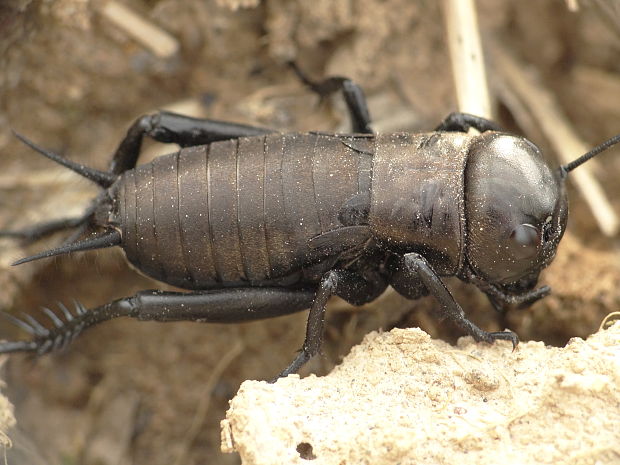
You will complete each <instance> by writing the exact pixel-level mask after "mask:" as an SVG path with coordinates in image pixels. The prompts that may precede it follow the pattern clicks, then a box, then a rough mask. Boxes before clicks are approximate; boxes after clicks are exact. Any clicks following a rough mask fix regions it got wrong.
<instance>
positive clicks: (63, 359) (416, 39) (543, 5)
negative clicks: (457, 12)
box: [0, 0, 620, 465]
mask: <svg viewBox="0 0 620 465" xmlns="http://www.w3.org/2000/svg"><path fill="white" fill-rule="evenodd" d="M477 6H478V12H479V22H480V33H481V38H482V45H483V48H484V50H485V54H486V67H487V78H488V81H489V88H490V93H491V96H492V98H493V111H494V113H495V119H496V120H497V121H498V122H499V123H500V124H502V125H503V126H505V127H506V128H508V129H509V130H511V131H513V132H516V133H519V134H523V135H525V136H526V137H528V138H530V139H531V140H532V141H534V142H535V143H536V144H538V145H539V146H540V147H541V148H542V149H543V150H544V151H545V153H546V155H547V156H548V157H549V158H550V159H552V160H553V159H554V158H553V157H554V150H553V149H552V144H550V142H549V137H548V133H549V130H548V129H547V130H544V129H541V123H540V121H538V120H537V117H536V116H535V115H532V114H531V112H530V111H529V110H528V108H527V105H524V104H523V103H522V102H523V99H524V95H525V96H527V94H528V90H527V89H526V90H525V91H523V90H518V89H515V88H514V86H513V82H512V81H511V77H514V75H515V72H513V71H511V69H510V68H507V65H506V63H509V64H512V65H514V66H516V67H517V69H518V70H519V71H520V72H523V73H524V75H526V76H528V77H530V78H531V80H532V81H531V82H532V84H531V88H530V90H531V92H534V91H536V92H542V95H545V97H546V98H547V97H548V98H550V99H552V101H554V102H555V104H556V105H557V108H558V109H559V110H560V111H561V113H562V114H563V115H564V116H565V117H566V118H567V121H568V122H569V124H570V127H571V129H572V131H574V132H575V133H576V134H578V136H579V137H581V138H582V139H583V140H584V141H585V143H586V144H587V146H588V147H591V146H594V145H596V144H598V143H600V142H602V141H603V140H604V139H606V138H608V137H611V136H612V135H615V134H617V133H619V132H620V60H619V59H618V57H619V56H620V3H619V2H617V1H613V0H609V1H602V0H601V1H577V0H573V1H566V2H565V1H560V0H554V1H548V2H540V1H537V0H523V1H520V2H512V1H507V0H502V1H498V0H480V1H478V2H477ZM290 59H295V60H296V61H297V62H298V63H299V65H300V66H301V67H302V69H304V70H305V71H306V72H307V73H308V74H310V75H311V76H313V77H315V78H321V77H323V76H329V75H343V76H347V77H351V78H353V79H355V80H356V81H357V82H358V83H359V84H360V85H361V86H362V87H363V88H364V89H365V91H366V93H367V96H368V101H369V106H370V111H371V115H372V117H373V121H374V123H375V125H374V127H375V129H376V130H377V131H381V132H386V131H398V130H407V131H426V130H431V129H432V128H433V127H435V126H436V125H437V124H438V123H439V122H440V121H441V120H442V119H443V118H444V117H445V116H446V115H447V114H448V113H450V112H451V111H455V110H456V109H457V104H456V97H455V92H454V84H453V78H452V70H451V62H450V56H449V53H448V49H447V41H446V33H445V23H444V18H443V15H442V10H441V7H440V2H435V1H422V0H420V1H411V0H343V1H338V2H333V1H330V0H315V1H313V2H304V1H302V0H262V1H260V0H218V1H215V0H143V1H139V0H123V1H122V2H120V1H119V2H115V1H104V0H101V1H99V0H56V1H49V0H4V1H3V2H2V3H1V4H0V229H16V228H19V227H23V226H25V225H30V224H33V223H35V222H37V221H41V220H44V219H51V218H60V217H66V216H70V215H72V214H78V213H80V212H81V211H82V210H83V209H84V208H85V207H86V206H87V205H88V202H89V199H91V198H92V197H93V196H94V195H95V193H96V190H94V189H93V187H92V186H91V185H90V183H88V182H87V181H84V180H82V179H79V178H78V177H76V176H75V175H73V174H72V173H69V172H67V171H65V170H62V169H61V168H59V167H58V166H56V165H54V164H52V163H51V162H49V161H47V160H44V159H43V158H42V157H40V156H38V155H37V154H35V153H34V152H32V151H31V150H29V149H28V148H27V147H25V146H23V145H21V144H19V143H18V142H17V140H16V139H15V138H14V137H13V136H12V135H11V129H15V130H17V131H19V132H21V133H23V134H25V135H27V136H28V137H29V138H31V139H33V140H34V141H36V142H38V143H39V144H41V145H43V146H45V147H47V148H49V149H52V150H55V151H57V152H58V153H61V154H63V155H65V156H67V157H69V158H71V159H73V160H78V161H80V162H83V163H86V164H88V165H90V166H93V167H96V168H99V169H105V168H106V166H107V163H108V160H109V159H110V156H111V154H112V153H113V151H114V150H115V148H116V145H117V144H118V143H119V142H120V140H121V139H122V137H123V136H124V134H125V131H126V129H127V128H128V126H129V125H130V124H131V123H132V122H133V120H134V119H135V118H137V117H138V116H140V115H141V114H144V113H148V112H153V111H155V110H157V109H161V108H166V109H171V110H174V111H177V112H180V113H185V114H190V115H193V116H203V117H209V118H215V119H223V120H229V121H236V122H242V123H248V124H256V125H261V126H266V127H273V128H276V129H278V130H281V131H308V130H322V131H348V121H347V118H346V112H345V111H343V105H342V103H341V102H339V101H338V99H334V101H329V102H325V103H323V104H320V103H319V101H318V98H317V96H316V95H313V94H312V93H310V92H309V91H308V90H307V89H305V88H304V87H303V85H302V84H301V83H300V82H299V81H298V80H297V79H296V78H295V76H294V75H293V73H292V72H291V71H290V70H289V68H288V67H287V66H286V65H285V62H286V61H287V60H290ZM506 60H508V61H506ZM536 95H538V94H536ZM550 119H551V120H554V118H550ZM553 124H554V122H553V121H551V127H552V128H553ZM551 131H553V129H551ZM175 150H176V148H175V147H174V146H164V147H162V146H161V144H154V143H146V144H145V147H144V151H143V156H142V158H141V162H142V161H148V160H149V159H151V158H152V157H154V156H157V154H161V153H167V152H168V153H169V152H172V151H175ZM576 155H578V154H576ZM591 163H592V165H595V166H594V171H595V174H596V176H597V177H598V179H599V181H600V183H601V185H602V186H603V187H604V189H605V191H606V195H607V197H608V198H609V199H610V202H611V205H612V208H613V209H614V210H615V212H616V213H617V214H620V183H618V176H619V174H620V156H619V154H618V150H617V149H616V151H615V154H612V153H611V152H610V154H609V156H601V157H599V159H598V160H597V161H596V163H595V162H591ZM552 165H559V161H553V162H552ZM569 196H570V199H571V215H570V219H569V226H568V233H567V234H566V236H565V238H564V240H563V242H562V244H561V246H560V248H559V251H558V256H557V258H556V260H555V262H554V263H553V264H552V265H551V267H550V268H549V269H548V271H546V272H545V273H544V274H543V278H542V283H544V284H549V285H551V286H552V288H553V295H552V296H550V297H548V298H546V299H544V300H543V301H541V302H538V303H537V304H535V305H534V306H533V307H531V308H529V309H524V310H517V309H514V310H512V311H510V312H509V313H508V314H507V315H506V316H505V317H500V315H498V314H496V313H495V312H494V311H493V309H492V308H491V306H490V304H489V303H488V302H487V301H486V299H485V298H484V296H481V295H480V293H479V292H478V291H477V290H475V289H473V288H472V287H471V286H469V287H468V286H464V285H462V284H461V283H459V282H458V281H456V280H449V283H450V286H451V289H453V290H454V292H455V294H456V297H457V300H458V301H459V302H460V303H461V305H462V306H463V308H464V309H465V311H466V312H467V313H468V315H469V316H470V317H471V318H472V320H473V321H475V322H476V323H477V324H479V325H480V326H482V327H483V328H484V329H487V330H493V331H495V330H501V329H504V328H505V327H509V328H511V329H513V330H515V331H516V332H517V333H518V334H519V336H520V337H521V339H522V340H528V339H535V340H543V341H545V342H546V343H548V344H554V345H561V344H564V343H565V342H566V341H567V340H568V339H569V338H571V337H575V336H579V337H586V336H587V335H588V334H591V333H592V332H594V331H596V330H597V329H598V327H599V325H600V322H601V320H602V319H603V318H604V317H605V315H606V314H608V313H609V312H612V311H617V310H619V309H620V259H619V258H620V252H619V241H618V238H617V236H615V237H606V236H605V235H604V234H603V233H602V232H601V231H600V229H599V228H598V226H597V224H596V222H595V221H594V219H593V215H592V211H591V210H590V208H589V207H588V206H587V203H586V202H585V201H584V198H583V195H582V194H580V193H579V192H577V191H576V189H574V188H573V187H570V191H569ZM62 237H63V236H62V234H58V235H56V236H55V237H52V238H50V239H49V240H46V241H42V242H39V243H36V244H33V245H25V244H21V243H19V242H18V241H13V240H8V239H2V240H0V289H2V291H1V292H0V309H2V310H5V311H22V310H23V311H27V312H29V311H37V309H38V308H39V307H40V306H41V305H47V306H55V302H57V301H61V302H64V303H67V304H68V303H70V302H71V299H74V298H75V299H78V300H79V301H80V302H81V303H83V304H84V305H86V306H87V307H89V306H96V305H100V304H103V303H105V302H108V301H110V300H112V299H115V298H119V297H123V296H128V295H131V294H132V293H134V292H136V291H138V290H141V289H154V288H159V289H164V288H165V287H164V286H162V285H161V284H160V283H156V282H154V281H151V280H149V279H148V278H145V277H143V276H141V275H139V274H138V273H137V272H135V271H133V270H131V269H130V268H129V266H128V265H127V263H126V262H125V260H124V257H123V254H122V251H120V250H112V249H110V250H104V251H98V252H91V253H85V254H76V255H74V256H70V257H62V258H57V259H51V260H44V261H39V262H35V263H32V264H27V265H23V266H20V267H16V268H12V267H10V263H11V261H13V260H15V259H17V258H20V257H22V256H25V255H27V254H29V253H34V252H35V251H39V250H42V249H44V248H45V247H49V246H52V245H55V244H57V243H58V242H59V241H61V240H62ZM436 307H437V304H436V302H434V301H433V300H432V299H430V298H427V299H422V300H420V301H416V302H409V301H406V300H404V299H402V298H399V297H398V296H396V295H394V294H393V293H390V294H388V295H386V296H384V297H382V298H381V299H379V300H378V301H376V302H374V303H372V304H370V305H367V306H366V307H364V308H361V309H359V308H352V307H349V306H347V305H345V304H343V303H342V302H341V301H338V299H335V300H334V302H332V305H331V308H330V311H329V312H328V323H327V333H326V341H325V345H324V348H323V352H324V354H323V356H321V357H317V358H316V359H315V360H313V361H312V362H311V363H309V364H308V365H307V366H306V367H304V369H303V370H302V374H308V373H310V372H312V373H316V374H318V375H320V374H325V373H327V372H329V370H330V369H331V368H332V367H333V366H334V365H335V364H338V363H339V361H340V360H341V359H342V357H343V356H344V355H346V354H347V353H348V351H349V349H350V348H351V346H352V345H354V344H356V343H358V342H359V341H360V340H361V338H362V337H363V336H364V334H366V333H368V332H369V331H371V330H378V329H383V330H389V329H391V328H393V327H409V326H420V327H422V328H423V329H424V330H425V331H427V332H428V333H430V334H431V335H432V336H433V337H438V338H443V339H446V340H449V341H455V340H456V338H458V337H460V336H461V335H462V334H461V333H459V332H458V331H457V330H456V329H455V328H453V327H452V326H451V325H450V324H449V323H448V322H446V323H442V322H440V321H439V320H438V319H437V318H436V316H435V312H436ZM305 319H306V313H302V314H298V315H292V316H287V317H281V318H278V319H274V320H268V321H264V322H255V323H249V324H242V325H229V326H226V325H202V324H197V323H174V324H173V323H169V324H158V323H140V322H135V321H129V320H117V321H112V322H109V323H106V324H103V325H100V326H98V327H96V328H93V329H92V330H89V331H88V332H87V333H86V334H85V335H83V336H82V337H80V338H78V339H77V340H76V341H75V342H74V343H73V344H72V345H71V346H70V347H68V349H67V350H65V351H64V352H62V353H58V354H53V355H49V356H45V357H42V358H40V359H38V360H33V359H30V358H27V357H24V356H13V357H12V358H11V359H10V360H9V361H8V362H7V363H5V364H4V366H3V371H2V377H3V379H4V380H5V382H6V388H5V389H4V392H5V393H6V394H7V395H8V396H9V398H10V400H11V401H12V403H13V404H14V405H15V414H16V417H17V421H18V426H17V428H14V429H13V430H12V433H11V437H12V439H13V442H14V448H13V449H12V450H11V451H9V454H12V455H9V463H10V464H17V465H28V464H43V463H46V464H52V465H57V464H58V465H61V464H62V465H65V464H66V465H72V464H84V465H112V464H122V465H129V464H145V463H149V464H152V465H160V464H179V465H180V464H191V465H193V464H196V465H197V464H207V463H208V464H235V463H238V462H239V459H238V457H236V456H235V455H230V454H226V455H225V454H222V453H220V451H219V442H220V434H219V421H220V420H221V419H222V418H223V417H224V413H225V411H226V408H227V406H228V400H229V399H230V398H231V397H232V396H234V394H235V392H236V390H237V389H238V386H239V384H240V383H241V382H242V381H243V380H245V379H269V378H271V377H273V376H274V375H275V374H277V373H278V372H279V371H280V370H281V369H282V368H283V367H285V366H286V365H287V364H288V363H289V362H290V360H291V359H292V357H293V356H294V353H295V351H296V350H297V349H298V348H299V347H300V345H301V343H302V340H303V336H304V328H305ZM25 336H26V335H25V334H23V333H20V332H19V331H18V330H16V329H15V328H13V327H12V326H10V325H9V324H8V323H6V322H4V321H0V337H2V338H16V337H25ZM361 375H363V374H361Z"/></svg>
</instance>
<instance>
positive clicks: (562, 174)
mask: <svg viewBox="0 0 620 465" xmlns="http://www.w3.org/2000/svg"><path fill="white" fill-rule="evenodd" d="M619 142H620V134H618V135H616V136H614V137H612V138H611V139H607V140H606V141H605V142H603V143H602V144H600V145H597V146H596V147H594V148H593V149H592V150H590V151H589V152H588V153H585V154H583V155H582V156H580V157H579V158H577V159H576V160H573V161H571V162H570V163H567V164H566V165H561V166H560V177H561V178H562V179H564V178H566V176H567V175H568V173H569V171H573V170H574V169H575V168H577V167H578V166H580V165H582V164H584V163H585V162H587V161H588V160H589V159H590V158H593V157H595V156H596V155H598V154H599V153H601V152H603V151H605V150H607V149H608V148H609V147H612V146H614V145H616V144H617V143H619Z"/></svg>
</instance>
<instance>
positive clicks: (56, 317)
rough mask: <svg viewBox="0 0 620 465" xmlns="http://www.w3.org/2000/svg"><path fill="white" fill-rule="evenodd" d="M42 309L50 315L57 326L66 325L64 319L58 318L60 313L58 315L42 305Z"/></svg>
mask: <svg viewBox="0 0 620 465" xmlns="http://www.w3.org/2000/svg"><path fill="white" fill-rule="evenodd" d="M41 310H42V311H43V313H45V314H46V315H47V316H48V317H49V319H50V320H52V323H54V326H56V327H57V328H62V327H63V326H64V325H65V324H64V323H63V321H62V320H61V319H60V318H58V315H56V314H55V313H54V312H53V311H52V310H50V309H49V308H47V307H41Z"/></svg>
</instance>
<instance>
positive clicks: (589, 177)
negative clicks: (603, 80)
mask: <svg viewBox="0 0 620 465" xmlns="http://www.w3.org/2000/svg"><path fill="white" fill-rule="evenodd" d="M489 51H490V52H491V56H492V58H493V63H494V65H495V68H496V71H497V73H498V75H499V76H500V77H501V79H502V80H503V81H504V82H505V85H506V86H507V87H509V88H511V89H512V90H513V91H514V93H515V95H517V96H518V97H519V98H520V99H521V101H522V102H523V103H524V104H525V106H526V107H527V108H528V109H529V111H530V112H531V114H532V116H533V118H534V120H535V121H536V123H537V124H538V126H539V127H540V129H541V131H542V132H543V133H544V135H545V137H546V138H547V139H548V140H549V143H550V144H551V146H552V147H553V149H554V150H555V152H556V153H557V154H558V156H559V158H560V161H561V164H566V163H569V162H571V161H573V160H574V159H576V158H577V157H579V156H580V155H583V154H584V153H586V152H587V151H588V150H589V149H590V147H589V145H588V144H586V143H585V142H584V141H583V140H582V139H581V138H580V137H579V136H577V133H576V131H575V128H574V127H573V126H572V125H571V123H570V121H569V120H568V119H567V117H566V116H565V115H564V113H563V112H562V111H561V109H560V106H559V104H558V103H557V101H556V100H555V98H554V97H553V95H552V94H551V93H550V92H548V91H547V90H546V89H545V88H544V87H543V86H542V85H541V84H540V83H539V82H538V80H537V78H536V77H535V76H533V75H532V74H531V73H527V72H526V71H525V66H524V65H523V64H522V63H519V62H517V60H516V59H515V58H514V57H513V56H512V55H510V53H509V52H508V50H506V48H505V47H503V46H502V45H501V44H499V43H498V42H497V41H495V42H489ZM507 103H508V102H507ZM591 168H592V167H591V166H588V165H587V164H585V165H582V166H580V167H579V169H577V170H575V171H573V172H571V173H570V175H569V177H568V179H570V180H571V182H574V183H575V185H576V186H577V188H578V189H579V190H580V191H581V193H582V195H583V197H584V199H585V200H586V202H587V203H588V206H589V207H590V210H591V211H592V214H593V215H594V218H595V219H596V221H597V223H598V226H599V228H600V230H601V231H602V233H603V234H605V235H606V236H614V235H616V234H617V233H618V231H619V230H620V220H619V219H618V216H617V215H616V213H615V212H614V210H613V208H612V206H611V203H610V202H609V200H608V199H607V197H606V196H605V193H604V191H603V188H602V187H601V185H600V184H599V182H598V181H597V180H596V179H595V177H594V176H593V174H592V170H591Z"/></svg>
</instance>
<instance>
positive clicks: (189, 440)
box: [174, 341, 243, 465]
mask: <svg viewBox="0 0 620 465" xmlns="http://www.w3.org/2000/svg"><path fill="white" fill-rule="evenodd" d="M241 352H243V344H242V343H241V342H239V341H237V342H236V343H235V345H234V346H233V347H232V348H231V349H230V350H229V351H228V352H227V353H225V354H224V356H223V357H222V358H221V359H220V361H219V362H218V363H217V365H215V368H213V371H212V372H211V376H210V377H209V379H208V380H207V384H206V385H205V387H204V389H203V390H202V392H201V393H200V401H199V402H198V406H197V407H196V414H195V415H194V418H193V419H192V424H191V426H190V427H189V430H188V432H187V435H186V436H185V441H184V443H183V444H182V445H181V452H180V453H179V455H178V456H177V459H176V460H175V461H174V464H175V465H183V464H185V463H187V453H188V451H189V448H190V447H191V445H192V444H193V443H194V441H195V440H196V437H197V436H198V433H199V432H200V428H201V427H202V424H203V423H204V420H205V417H206V416H207V411H208V410H209V405H210V404H211V392H212V391H213V388H214V387H215V384H216V383H217V382H218V381H219V379H220V378H221V377H222V373H223V372H224V370H226V368H228V366H229V365H230V364H231V363H232V361H233V360H234V359H235V358H237V357H238V356H239V355H240V354H241Z"/></svg>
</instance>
